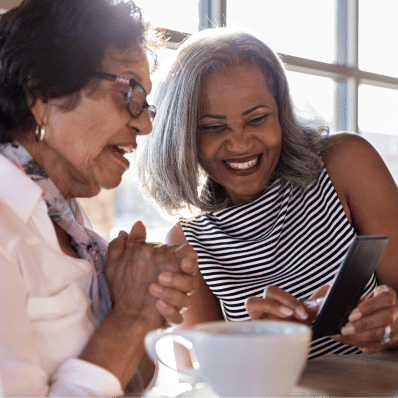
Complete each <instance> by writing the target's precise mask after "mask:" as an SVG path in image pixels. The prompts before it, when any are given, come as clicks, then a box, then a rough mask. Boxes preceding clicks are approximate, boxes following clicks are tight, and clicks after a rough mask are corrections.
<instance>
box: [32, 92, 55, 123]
mask: <svg viewBox="0 0 398 398" xmlns="http://www.w3.org/2000/svg"><path fill="white" fill-rule="evenodd" d="M49 110H50V106H49V103H48V101H44V100H43V99H41V98H40V97H38V98H36V100H35V102H34V104H33V105H32V106H31V107H30V111H31V112H32V115H33V117H34V118H35V121H36V124H37V125H38V126H45V125H46V124H47V123H48V113H49Z"/></svg>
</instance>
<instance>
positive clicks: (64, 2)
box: [0, 0, 148, 142]
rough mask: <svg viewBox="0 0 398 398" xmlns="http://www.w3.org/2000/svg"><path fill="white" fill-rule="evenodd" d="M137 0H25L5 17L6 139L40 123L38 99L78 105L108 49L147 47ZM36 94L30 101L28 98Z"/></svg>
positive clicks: (1, 90) (1, 27) (1, 30)
mask: <svg viewBox="0 0 398 398" xmlns="http://www.w3.org/2000/svg"><path fill="white" fill-rule="evenodd" d="M147 28H148V25H147V24H146V23H145V21H144V19H143V16H142V14H141V11H140V9H139V7H137V6H136V5H135V3H134V2H133V1H132V0H125V1H121V2H119V3H118V4H114V5H112V4H110V3H109V2H107V1H105V0H24V1H23V2H22V4H21V5H20V6H18V7H16V8H14V9H12V10H10V11H8V12H7V13H5V14H4V15H3V16H2V18H1V19H0V142H7V141H10V140H12V139H13V138H15V137H16V136H17V135H18V134H25V133H26V132H28V131H31V130H32V129H34V128H35V121H34V118H33V116H32V114H31V112H30V110H29V106H30V105H32V103H34V101H35V100H36V98H38V97H40V98H41V99H43V100H49V99H53V98H61V97H65V98H66V100H65V101H64V104H63V107H62V109H63V110H64V111H69V110H72V109H73V108H74V107H75V106H76V105H77V104H78V103H79V99H80V90H81V89H82V88H83V87H85V86H86V85H87V84H88V83H89V81H90V80H91V73H92V72H94V71H95V70H98V69H99V68H100V67H101V62H102V60H103V58H104V55H105V51H106V50H107V49H108V48H111V47H115V48H116V49H127V48H130V47H132V46H134V45H138V46H140V47H143V48H145V49H147V45H146V37H145V34H146V31H147ZM28 98H30V101H31V102H30V103H28V100H27V99H28Z"/></svg>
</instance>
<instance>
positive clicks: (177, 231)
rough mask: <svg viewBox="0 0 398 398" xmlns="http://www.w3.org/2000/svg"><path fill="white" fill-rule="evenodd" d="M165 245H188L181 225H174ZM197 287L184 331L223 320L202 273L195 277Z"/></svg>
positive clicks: (185, 317) (218, 306) (186, 317)
mask: <svg viewBox="0 0 398 398" xmlns="http://www.w3.org/2000/svg"><path fill="white" fill-rule="evenodd" d="M165 243H167V244H169V245H182V244H186V243H187V240H186V238H185V235H184V232H183V231H182V228H181V225H180V224H179V223H178V224H176V225H174V226H173V227H172V228H171V230H170V231H169V233H168V234H167V236H166V239H165ZM194 276H195V279H196V280H197V285H196V288H195V292H194V293H193V294H192V295H191V305H190V307H189V308H188V309H187V310H186V311H184V313H183V318H184V321H183V323H182V325H181V327H182V328H184V329H189V328H192V327H194V326H195V325H198V324H200V323H205V322H211V321H219V320H222V319H223V314H222V310H221V307H220V303H219V300H218V299H217V297H216V296H214V294H213V293H212V292H211V290H210V288H209V287H208V286H207V284H206V282H205V280H204V279H203V276H202V274H201V273H200V272H197V273H196V274H195V275H194Z"/></svg>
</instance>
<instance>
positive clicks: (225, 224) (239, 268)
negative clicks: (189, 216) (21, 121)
mask: <svg viewBox="0 0 398 398" xmlns="http://www.w3.org/2000/svg"><path fill="white" fill-rule="evenodd" d="M181 226H182V229H183V231H184V234H185V237H186V239H187V241H188V242H189V243H190V244H191V245H192V246H193V248H194V249H195V250H196V252H197V253H198V257H199V268H200V271H201V273H202V275H203V277H204V279H205V281H206V283H207V284H208V286H209V288H210V289H211V291H212V292H213V294H214V295H215V296H216V297H217V298H218V299H219V300H220V304H221V308H222V310H223V312H224V316H225V319H226V320H228V321H246V320H250V317H249V314H248V312H247V311H246V308H245V303H246V300H247V299H248V298H249V297H254V296H257V297H262V296H263V294H264V289H265V288H266V287H268V286H271V285H275V286H278V287H280V288H281V289H283V290H285V291H286V292H288V293H290V294H292V295H293V296H295V297H296V298H298V299H300V298H309V297H310V296H311V295H312V294H313V293H314V292H315V291H316V290H317V289H319V288H320V287H321V286H323V285H325V284H330V283H331V282H332V281H333V278H334V276H335V274H336V272H337V270H338V268H339V265H340V263H341V261H342V259H343V258H344V255H345V253H346V251H347V249H348V247H349V246H350V244H351V242H352V240H353V239H354V237H355V236H356V233H355V231H354V229H353V227H352V225H351V224H350V222H349V221H348V219H347V217H346V215H345V212H344V209H343V207H342V205H341V203H340V200H339V198H338V196H337V193H336V191H335V189H334V187H333V185H332V182H331V180H330V178H329V175H328V174H327V171H326V169H325V168H324V169H323V171H322V173H321V174H320V175H319V177H318V179H317V181H316V182H314V183H313V184H312V185H311V186H310V187H309V188H308V189H306V190H302V189H300V188H298V187H295V188H292V187H291V185H290V184H287V183H286V184H281V183H280V181H279V180H276V181H275V182H274V183H273V184H272V185H271V186H269V187H268V188H267V189H266V190H265V191H264V192H263V193H262V195H261V196H260V197H258V198H256V199H254V200H252V201H250V202H248V203H244V204H241V205H237V206H233V207H229V208H227V209H224V210H220V211H218V212H214V213H208V214H206V215H202V216H199V217H197V218H195V219H193V220H189V221H187V220H181ZM376 284H377V282H376V278H375V276H374V275H373V277H372V279H371V280H370V281H369V283H368V285H367V287H366V288H365V292H364V294H367V293H369V292H370V291H371V290H372V289H374V287H375V286H376ZM354 353H360V350H359V349H358V348H356V347H352V346H348V345H344V344H341V343H338V342H336V341H334V340H333V339H331V338H329V337H323V338H320V339H318V340H315V341H313V342H312V345H311V349H310V355H309V357H310V359H311V358H316V357H318V356H321V355H325V354H354Z"/></svg>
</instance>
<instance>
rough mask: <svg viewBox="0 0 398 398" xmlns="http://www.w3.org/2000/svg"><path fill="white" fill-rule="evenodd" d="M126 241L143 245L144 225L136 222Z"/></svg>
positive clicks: (144, 238)
mask: <svg viewBox="0 0 398 398" xmlns="http://www.w3.org/2000/svg"><path fill="white" fill-rule="evenodd" d="M128 240H129V241H134V242H138V243H145V240H146V228H145V225H144V224H143V223H142V222H141V221H137V222H136V223H135V224H134V225H133V228H131V231H130V233H129V237H128Z"/></svg>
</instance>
